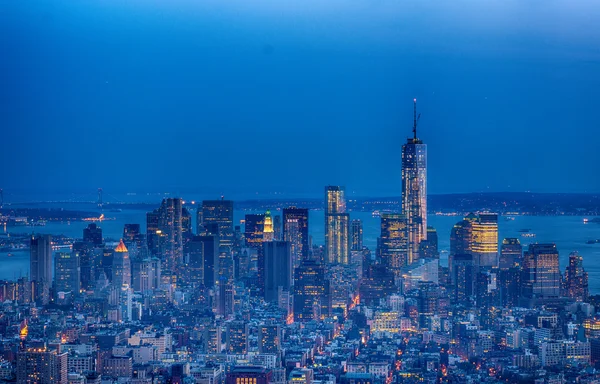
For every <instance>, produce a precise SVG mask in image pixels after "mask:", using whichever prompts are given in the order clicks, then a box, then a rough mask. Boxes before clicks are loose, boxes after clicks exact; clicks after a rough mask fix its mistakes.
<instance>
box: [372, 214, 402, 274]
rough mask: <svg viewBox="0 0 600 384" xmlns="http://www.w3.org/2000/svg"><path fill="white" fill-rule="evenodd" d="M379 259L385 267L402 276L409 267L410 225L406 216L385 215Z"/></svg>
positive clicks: (383, 215)
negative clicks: (403, 270) (407, 266)
mask: <svg viewBox="0 0 600 384" xmlns="http://www.w3.org/2000/svg"><path fill="white" fill-rule="evenodd" d="M379 257H380V259H381V262H382V264H383V265H385V266H386V267H387V268H389V269H390V270H392V271H393V272H394V275H396V276H399V275H400V269H401V268H402V267H404V266H406V265H408V225H407V222H406V217H405V216H404V215H400V214H395V213H383V214H382V215H381V234H380V237H379Z"/></svg>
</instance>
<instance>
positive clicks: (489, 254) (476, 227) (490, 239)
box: [471, 213, 498, 267]
mask: <svg viewBox="0 0 600 384" xmlns="http://www.w3.org/2000/svg"><path fill="white" fill-rule="evenodd" d="M478 216H479V217H478V219H477V220H476V221H474V222H473V223H472V232H471V233H472V236H473V238H472V245H471V251H472V254H473V256H475V257H476V260H475V261H476V262H477V263H478V265H479V266H481V267H495V266H498V214H496V213H480V214H479V215H478Z"/></svg>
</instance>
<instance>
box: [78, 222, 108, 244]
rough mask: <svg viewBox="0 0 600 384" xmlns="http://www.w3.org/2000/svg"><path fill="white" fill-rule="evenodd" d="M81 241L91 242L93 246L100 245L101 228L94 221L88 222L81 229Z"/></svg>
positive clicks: (101, 242) (101, 241)
mask: <svg viewBox="0 0 600 384" xmlns="http://www.w3.org/2000/svg"><path fill="white" fill-rule="evenodd" d="M83 241H84V242H86V243H91V244H93V245H94V247H101V246H102V244H103V240H102V228H100V227H99V226H98V225H97V224H96V223H90V224H88V226H87V227H86V228H84V229H83Z"/></svg>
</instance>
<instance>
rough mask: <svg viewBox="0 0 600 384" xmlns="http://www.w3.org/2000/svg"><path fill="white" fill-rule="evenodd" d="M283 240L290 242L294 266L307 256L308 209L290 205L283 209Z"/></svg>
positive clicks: (298, 264)
mask: <svg viewBox="0 0 600 384" xmlns="http://www.w3.org/2000/svg"><path fill="white" fill-rule="evenodd" d="M283 240H284V241H287V242H289V243H290V253H291V255H292V263H293V266H294V268H298V267H299V266H300V264H301V262H302V260H306V259H307V258H308V251H309V246H308V209H306V208H296V207H290V208H285V209H284V210H283Z"/></svg>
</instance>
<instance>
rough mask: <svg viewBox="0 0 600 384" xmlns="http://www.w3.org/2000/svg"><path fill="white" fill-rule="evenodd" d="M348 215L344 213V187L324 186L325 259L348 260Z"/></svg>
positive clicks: (346, 261)
mask: <svg viewBox="0 0 600 384" xmlns="http://www.w3.org/2000/svg"><path fill="white" fill-rule="evenodd" d="M349 232H350V216H349V215H348V214H347V213H346V198H345V193H344V187H338V186H331V185H330V186H327V187H325V260H327V262H328V263H335V264H348V263H349V262H350V257H349V255H350V252H349V248H350V236H349Z"/></svg>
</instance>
